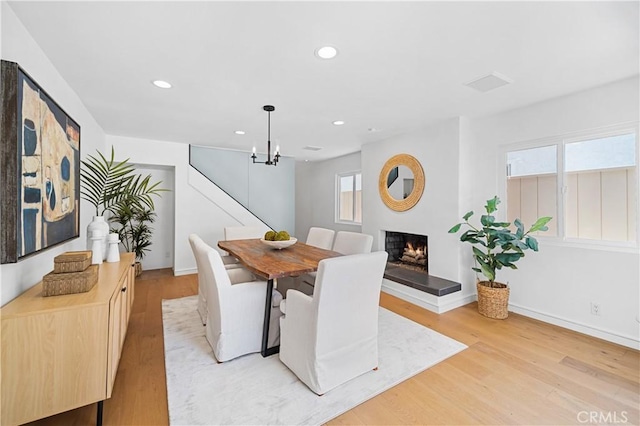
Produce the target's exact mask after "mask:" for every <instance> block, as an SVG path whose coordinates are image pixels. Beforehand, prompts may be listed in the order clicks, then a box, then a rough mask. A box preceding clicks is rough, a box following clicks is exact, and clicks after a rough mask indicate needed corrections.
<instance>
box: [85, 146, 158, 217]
mask: <svg viewBox="0 0 640 426" xmlns="http://www.w3.org/2000/svg"><path fill="white" fill-rule="evenodd" d="M81 163H82V165H83V166H84V167H81V168H80V178H81V179H80V183H81V191H80V197H81V198H82V199H84V200H87V201H88V202H90V203H91V204H92V205H93V206H94V207H95V209H96V216H102V215H104V213H105V212H107V211H109V212H111V213H112V214H116V212H117V211H118V210H120V209H122V208H123V207H125V206H127V205H137V206H139V207H146V208H148V209H151V210H153V208H154V206H153V198H152V196H153V195H157V196H159V195H160V192H162V191H166V190H165V189H162V188H159V187H158V185H160V183H161V182H156V183H151V175H147V176H145V177H143V176H142V175H140V174H136V173H135V166H133V165H132V164H130V163H129V159H126V160H124V161H120V162H116V161H115V151H114V149H113V147H112V148H111V158H109V159H107V158H106V157H105V156H104V155H103V154H102V153H101V152H100V151H98V156H97V157H96V156H92V155H89V156H87V160H82V161H81Z"/></svg>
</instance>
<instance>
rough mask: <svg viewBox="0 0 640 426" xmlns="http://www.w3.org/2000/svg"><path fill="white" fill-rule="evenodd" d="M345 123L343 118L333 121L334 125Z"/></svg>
mask: <svg viewBox="0 0 640 426" xmlns="http://www.w3.org/2000/svg"><path fill="white" fill-rule="evenodd" d="M343 124H344V121H342V120H336V121H334V122H333V125H334V126H342V125H343Z"/></svg>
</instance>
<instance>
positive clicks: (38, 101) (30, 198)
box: [0, 61, 80, 264]
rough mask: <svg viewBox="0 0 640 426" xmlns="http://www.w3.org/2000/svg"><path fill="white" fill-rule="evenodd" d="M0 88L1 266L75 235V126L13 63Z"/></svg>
mask: <svg viewBox="0 0 640 426" xmlns="http://www.w3.org/2000/svg"><path fill="white" fill-rule="evenodd" d="M0 90H1V95H2V96H1V98H2V104H1V105H2V106H1V108H2V110H1V111H0V116H1V120H2V123H1V124H2V129H1V131H0V136H1V138H2V140H1V143H0V161H1V164H0V167H1V170H0V179H1V180H0V183H1V184H0V194H1V195H2V200H1V202H0V219H1V221H2V231H1V232H0V234H1V237H2V243H1V247H0V263H3V264H4V263H13V262H17V261H18V260H20V259H21V258H24V257H26V256H30V255H32V254H34V253H38V252H40V251H41V250H44V249H47V248H49V247H52V246H55V245H57V244H60V243H63V242H65V241H68V240H70V239H72V238H77V237H78V236H79V229H80V126H79V125H78V124H77V123H76V122H75V121H74V120H73V119H72V118H71V117H69V115H67V114H66V113H65V112H64V110H63V109H62V108H60V106H58V104H57V103H56V102H55V101H54V100H53V99H52V98H51V97H50V96H49V95H48V94H47V93H46V92H45V91H44V90H43V89H42V88H41V87H40V86H39V85H38V84H37V83H36V82H35V81H34V80H33V79H32V78H31V77H29V75H27V74H26V73H25V72H24V71H23V70H22V69H21V68H20V67H19V66H18V64H16V63H14V62H8V61H2V84H1V88H0Z"/></svg>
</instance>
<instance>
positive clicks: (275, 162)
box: [251, 105, 280, 166]
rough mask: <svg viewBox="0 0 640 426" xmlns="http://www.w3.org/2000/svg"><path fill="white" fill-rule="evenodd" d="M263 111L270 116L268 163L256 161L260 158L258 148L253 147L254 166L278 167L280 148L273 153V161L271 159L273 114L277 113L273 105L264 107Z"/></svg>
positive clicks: (277, 147)
mask: <svg viewBox="0 0 640 426" xmlns="http://www.w3.org/2000/svg"><path fill="white" fill-rule="evenodd" d="M262 109H263V110H265V111H267V114H268V116H269V118H268V122H267V123H268V124H267V161H256V159H257V158H258V157H257V156H256V147H255V146H254V147H253V153H252V154H251V159H252V160H253V164H256V163H258V164H266V165H267V166H277V165H278V160H280V146H276V150H275V151H274V153H273V160H272V159H271V112H272V111H275V109H276V108H275V107H274V106H273V105H265V106H263V107H262Z"/></svg>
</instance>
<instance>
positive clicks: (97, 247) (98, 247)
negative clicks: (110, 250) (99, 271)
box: [91, 232, 102, 265]
mask: <svg viewBox="0 0 640 426" xmlns="http://www.w3.org/2000/svg"><path fill="white" fill-rule="evenodd" d="M94 234H95V235H96V236H95V237H93V238H91V240H92V245H91V252H92V254H91V264H92V265H99V264H101V263H102V237H101V236H100V233H99V232H94Z"/></svg>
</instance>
